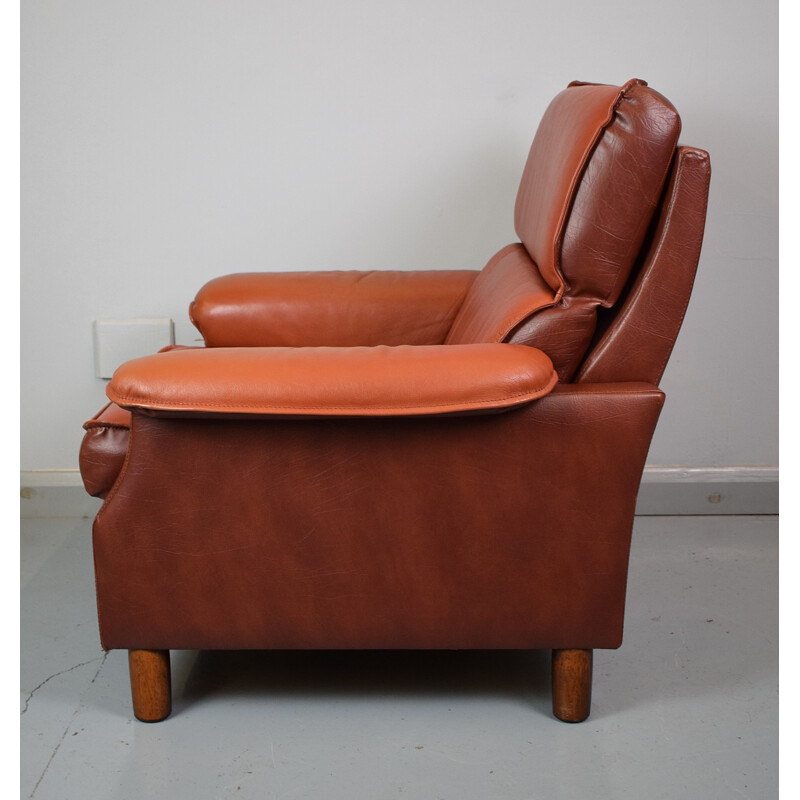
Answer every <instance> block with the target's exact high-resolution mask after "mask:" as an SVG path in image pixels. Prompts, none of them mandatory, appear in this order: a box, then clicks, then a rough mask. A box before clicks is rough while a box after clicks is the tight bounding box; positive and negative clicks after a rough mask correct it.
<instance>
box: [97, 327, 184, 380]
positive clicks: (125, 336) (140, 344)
mask: <svg viewBox="0 0 800 800" xmlns="http://www.w3.org/2000/svg"><path fill="white" fill-rule="evenodd" d="M171 344H175V325H174V323H173V321H172V320H171V319H169V318H168V317H156V318H152V317H149V318H143V317H140V318H137V319H96V320H95V321H94V366H95V375H96V376H97V377H98V378H106V379H107V378H110V377H111V376H112V375H113V374H114V370H115V369H116V368H117V367H118V366H119V365H120V364H123V363H124V362H125V361H130V360H131V359H132V358H139V357H141V356H149V355H151V354H152V353H157V352H158V351H159V350H160V349H161V348H162V347H167V346H168V345H171Z"/></svg>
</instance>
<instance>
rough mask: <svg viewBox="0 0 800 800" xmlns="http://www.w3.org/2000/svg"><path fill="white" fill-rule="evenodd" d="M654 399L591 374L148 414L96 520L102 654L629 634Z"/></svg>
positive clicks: (656, 395)
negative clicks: (318, 409)
mask: <svg viewBox="0 0 800 800" xmlns="http://www.w3.org/2000/svg"><path fill="white" fill-rule="evenodd" d="M662 400H663V397H662V394H661V392H660V391H658V390H657V389H655V388H654V387H652V386H649V385H647V384H617V385H603V386H602V387H599V388H598V387H597V386H593V385H590V384H583V385H581V386H563V387H558V389H557V390H555V391H553V392H552V393H551V394H550V395H548V396H547V397H545V398H543V399H542V400H538V401H535V402H533V403H529V404H527V405H526V406H524V407H522V408H520V409H517V410H510V411H508V412H506V413H504V414H490V415H478V416H472V417H469V416H456V417H447V418H434V417H427V418H412V417H388V418H381V419H374V418H373V419H353V418H350V419H339V420H336V421H335V422H334V423H332V422H331V421H330V420H325V419H312V420H285V419H284V420H281V419H276V420H269V419H263V418H262V419H254V420H251V421H248V422H243V421H242V420H234V419H225V418H220V417H217V418H214V419H196V418H195V419H192V418H185V419H175V418H163V417H147V416H144V415H141V414H134V415H133V429H132V442H134V443H135V446H133V447H131V451H130V457H129V459H128V462H127V464H126V467H125V473H124V475H123V477H122V480H121V481H120V482H119V483H118V484H117V487H116V488H115V490H114V491H113V492H112V493H111V495H110V496H109V498H108V500H107V501H106V504H105V506H104V507H103V508H102V509H101V511H100V513H99V514H98V517H97V521H96V524H95V558H96V572H97V591H98V598H99V608H100V630H101V637H102V643H103V647H104V648H106V649H113V648H149V649H161V648H163V649H196V648H199V649H214V648H223V649H227V648H236V649H241V648H347V647H377V648H392V647H405V648H409V647H411V648H484V647H502V648H519V647H577V646H579V647H617V646H618V645H619V643H620V639H621V635H622V618H623V609H624V595H625V576H626V565H627V557H628V547H629V539H630V533H631V524H630V523H631V519H632V517H633V510H634V503H635V500H636V490H637V486H638V482H639V478H640V475H641V470H642V466H643V464H644V459H645V456H646V454H647V448H648V445H649V441H650V435H651V433H652V430H653V428H654V426H655V422H656V420H657V418H658V413H659V411H660V408H661V404H662ZM578 486H579V487H580V490H579V491H578V490H577V489H576V487H578ZM144 498H146V502H143V499H144ZM578 500H580V502H578Z"/></svg>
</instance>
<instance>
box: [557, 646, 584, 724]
mask: <svg viewBox="0 0 800 800" xmlns="http://www.w3.org/2000/svg"><path fill="white" fill-rule="evenodd" d="M552 678H553V714H555V715H556V717H558V718H559V719H560V720H563V721H564V722H583V720H585V719H586V718H587V717H588V716H589V711H590V709H591V705H592V651H591V650H553V671H552Z"/></svg>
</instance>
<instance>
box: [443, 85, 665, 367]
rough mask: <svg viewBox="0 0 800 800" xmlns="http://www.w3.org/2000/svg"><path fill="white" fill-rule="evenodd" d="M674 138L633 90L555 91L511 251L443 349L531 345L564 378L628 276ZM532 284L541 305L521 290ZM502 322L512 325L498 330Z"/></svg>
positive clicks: (487, 272)
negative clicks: (453, 343) (469, 345)
mask: <svg viewBox="0 0 800 800" xmlns="http://www.w3.org/2000/svg"><path fill="white" fill-rule="evenodd" d="M679 133H680V118H679V117H678V114H677V112H676V111H675V109H674V107H673V106H672V105H671V104H670V103H669V101H667V100H666V99H665V98H664V97H662V96H661V95H660V94H658V93H657V92H655V91H653V90H652V89H650V88H649V87H648V86H647V85H646V84H645V83H644V82H643V81H637V80H633V81H629V82H628V83H627V84H625V85H624V86H622V87H616V86H604V85H597V84H582V83H574V84H571V85H570V86H569V87H568V88H567V89H565V90H564V91H563V92H561V93H560V94H559V95H558V96H557V97H556V98H555V99H554V100H553V102H552V103H551V104H550V106H549V107H548V109H547V111H546V112H545V114H544V117H543V118H542V121H541V123H540V125H539V128H538V130H537V132H536V136H535V138H534V141H533V144H532V146H531V150H530V153H529V156H528V160H527V163H526V165H525V170H524V172H523V176H522V180H521V182H520V187H519V192H518V195H517V203H516V207H515V227H516V231H517V234H518V235H519V237H520V239H521V241H522V245H511V246H509V247H507V248H505V249H504V250H502V251H500V253H498V255H497V256H495V257H494V258H493V259H492V260H491V261H490V262H489V263H488V264H487V266H486V267H485V268H484V270H483V271H482V272H481V274H480V275H479V276H478V278H477V279H476V281H475V282H474V283H473V285H472V287H471V289H470V290H469V293H468V294H467V297H466V300H465V301H464V305H463V306H462V308H461V310H460V312H459V314H458V316H457V317H456V320H455V322H454V324H453V328H452V330H451V332H450V335H449V336H448V339H447V341H458V342H469V341H472V342H477V341H509V342H515V343H522V344H527V345H531V346H533V347H538V348H539V349H541V350H544V352H546V353H547V354H548V355H549V356H550V358H551V359H552V360H553V364H554V365H555V368H556V370H557V371H558V374H559V378H560V379H561V380H562V381H566V380H571V379H572V376H573V375H574V374H575V371H576V369H577V368H578V366H579V365H580V363H581V361H582V360H583V359H584V357H585V355H586V352H587V348H588V346H589V344H590V343H591V341H592V337H593V335H594V332H595V324H596V310H597V308H598V307H605V306H609V305H612V304H613V303H614V302H616V300H617V298H618V297H619V294H620V292H621V290H622V288H623V286H624V285H625V283H626V281H627V279H628V277H629V275H630V271H631V269H632V267H633V264H634V263H635V261H636V258H637V255H638V253H639V251H640V248H641V246H642V242H643V241H644V237H645V234H646V232H647V229H648V226H649V224H650V221H651V219H652V217H653V213H654V211H655V209H656V207H657V204H658V201H659V198H660V196H661V193H662V190H663V187H664V184H665V181H666V176H667V172H668V169H669V166H670V163H671V161H672V158H673V154H674V152H675V146H676V143H677V139H678V135H679ZM515 248H519V250H523V249H524V251H525V252H527V254H528V256H529V260H528V261H526V259H524V258H523V257H522V256H521V254H520V252H519V250H515ZM512 256H513V261H512ZM512 267H513V268H512ZM536 282H538V283H539V284H541V285H542V286H545V288H546V287H548V286H549V287H550V290H551V292H552V298H549V299H548V298H545V297H544V294H545V293H544V292H542V291H541V289H540V288H538V286H537V289H536V290H532V289H531V287H532V286H533V285H534V284H535V283H536ZM526 302H527V307H526V305H525V303H526ZM512 312H513V313H512ZM512 316H513V318H514V323H513V325H511V326H506V325H503V324H502V323H504V322H507V321H508V320H509V319H510V318H511V317H512ZM490 323H494V324H490ZM503 327H505V331H504V333H503V334H502V335H501V336H500V337H498V336H497V332H498V330H499V329H501V328H503ZM487 337H497V338H487Z"/></svg>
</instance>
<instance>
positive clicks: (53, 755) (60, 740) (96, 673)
mask: <svg viewBox="0 0 800 800" xmlns="http://www.w3.org/2000/svg"><path fill="white" fill-rule="evenodd" d="M107 658H108V652H105V653H103V655H102V657H101V659H100V666H99V667H98V668H97V671H96V672H95V673H94V677H93V678H92V680H91V681H89V683H90V684H92V683H94V682H95V681H96V680H97V677H98V676H99V675H100V670H101V669H103V665H104V664H105V663H106V659H107ZM93 661H97V659H96V658H91V659H89V661H84V662H83V663H82V664H76V665H75V666H74V667H70V668H69V669H63V670H61V672H56V673H55V674H54V675H51V676H50V677H49V678H45V680H43V681H42V682H41V683H40V684H39V685H38V686H37V687H36V688H35V689H34V690H33V691H32V692H31V693H30V694H29V695H28V700H27V701H26V703H25V708H24V709H23V711H22V713H23V714H24V713H25V712H26V711H27V710H28V703H29V702H30V700H31V698H32V697H33V695H34V693H35V692H37V691H38V690H39V689H41V688H42V686H44V685H45V684H46V683H47V681H49V680H52V679H53V678H56V677H58V676H59V675H64V674H66V673H67V672H72V670H74V669H78V667H85V666H86V665H87V664H91V663H92V662H93ZM83 707H84V706H83V703H79V704H78V707H77V708H76V709H75V711H74V712H73V714H72V716H71V717H70V720H69V722H68V723H67V727H66V728H64V732H63V733H62V734H61V738H60V739H59V740H58V744H57V745H56V746H55V748H54V750H53V752H52V753H51V754H50V758H48V759H47V764H45V766H44V769H43V770H42V774H41V775H40V776H39V780H38V781H36V785H35V786H34V787H33V790H32V791H31V793H30V794H29V795H28V797H33V796H34V795H35V794H36V791H37V789H38V788H39V784H40V783H41V782H42V781H43V780H44V776H45V775H46V774H47V770H48V769H50V765H51V764H52V763H53V759H54V758H55V757H56V753H57V752H58V751H59V748H60V747H61V745H62V744H64V739H66V738H67V734H68V733H69V729H70V728H71V727H72V723H73V721H74V719H75V717H76V716H78V712H79V711H80V710H81V709H82V708H83Z"/></svg>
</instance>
